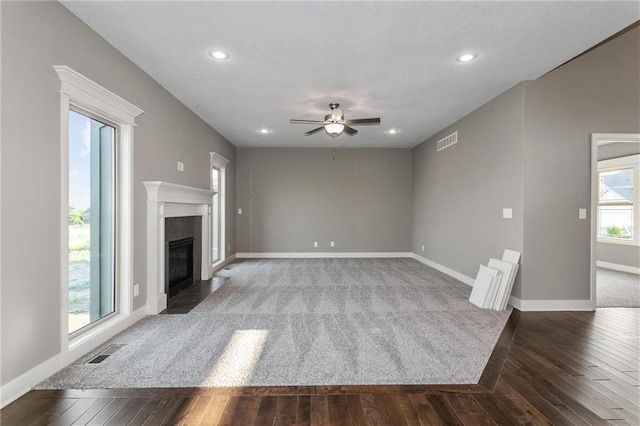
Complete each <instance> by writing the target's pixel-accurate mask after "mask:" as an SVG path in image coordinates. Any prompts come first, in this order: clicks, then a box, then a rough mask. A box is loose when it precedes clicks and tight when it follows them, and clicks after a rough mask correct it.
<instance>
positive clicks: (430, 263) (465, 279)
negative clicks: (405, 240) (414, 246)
mask: <svg viewBox="0 0 640 426" xmlns="http://www.w3.org/2000/svg"><path fill="white" fill-rule="evenodd" d="M411 257H412V258H414V259H415V260H417V261H418V262H420V263H424V264H425V265H427V266H431V267H432V268H433V269H437V270H438V271H440V272H442V273H444V274H447V275H449V276H450V277H453V278H455V279H456V280H458V281H462V282H463V283H465V284H466V285H469V286H471V287H473V283H474V281H475V280H474V279H473V278H471V277H468V276H466V275H464V274H461V273H460V272H458V271H454V270H453V269H451V268H447V267H446V266H444V265H441V264H439V263H437V262H434V261H433V260H429V259H427V258H426V257H422V256H419V255H417V254H415V253H411Z"/></svg>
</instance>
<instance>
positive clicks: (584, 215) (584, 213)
mask: <svg viewBox="0 0 640 426" xmlns="http://www.w3.org/2000/svg"><path fill="white" fill-rule="evenodd" d="M586 218H587V209H578V219H586Z"/></svg>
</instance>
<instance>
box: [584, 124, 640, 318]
mask: <svg viewBox="0 0 640 426" xmlns="http://www.w3.org/2000/svg"><path fill="white" fill-rule="evenodd" d="M613 142H640V133H592V134H591V226H590V233H591V247H590V251H591V274H590V280H589V281H590V286H591V292H590V302H591V308H592V309H593V310H595V309H596V302H597V295H596V266H597V263H598V242H597V232H596V226H597V214H598V210H597V209H598V206H597V203H598V197H597V193H598V146H599V145H606V144H609V143H613Z"/></svg>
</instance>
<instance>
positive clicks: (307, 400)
mask: <svg viewBox="0 0 640 426" xmlns="http://www.w3.org/2000/svg"><path fill="white" fill-rule="evenodd" d="M310 424H311V395H300V396H298V410H297V414H296V425H297V426H306V425H310Z"/></svg>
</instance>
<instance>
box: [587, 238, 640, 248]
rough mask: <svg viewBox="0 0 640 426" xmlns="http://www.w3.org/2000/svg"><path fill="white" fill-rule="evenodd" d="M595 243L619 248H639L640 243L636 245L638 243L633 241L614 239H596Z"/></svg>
mask: <svg viewBox="0 0 640 426" xmlns="http://www.w3.org/2000/svg"><path fill="white" fill-rule="evenodd" d="M597 241H598V242H599V243H606V244H617V245H621V246H635V247H639V246H640V243H638V241H633V240H618V239H615V238H598V239H597Z"/></svg>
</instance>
